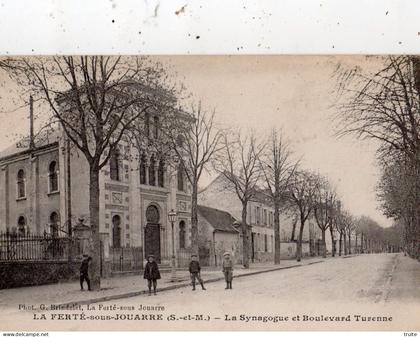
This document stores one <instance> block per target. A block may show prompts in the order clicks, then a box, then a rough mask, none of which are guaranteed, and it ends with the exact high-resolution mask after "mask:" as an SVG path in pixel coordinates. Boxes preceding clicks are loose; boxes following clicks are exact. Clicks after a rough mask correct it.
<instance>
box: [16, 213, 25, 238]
mask: <svg viewBox="0 0 420 337" xmlns="http://www.w3.org/2000/svg"><path fill="white" fill-rule="evenodd" d="M17 227H18V234H19V235H25V232H26V219H25V217H24V216H20V217H19V219H18V224H17Z"/></svg>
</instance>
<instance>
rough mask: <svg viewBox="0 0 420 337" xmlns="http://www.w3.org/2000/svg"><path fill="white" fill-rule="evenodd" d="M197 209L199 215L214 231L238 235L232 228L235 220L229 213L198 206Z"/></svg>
mask: <svg viewBox="0 0 420 337" xmlns="http://www.w3.org/2000/svg"><path fill="white" fill-rule="evenodd" d="M197 209H198V212H199V213H200V215H201V216H202V217H203V218H205V219H206V220H207V221H208V223H210V224H211V225H212V227H213V228H214V230H216V231H221V232H228V233H235V234H236V233H238V231H237V230H236V229H235V228H234V227H233V224H234V223H235V222H236V220H235V218H234V217H233V216H232V215H230V213H228V212H225V211H221V210H220V209H216V208H211V207H207V206H202V205H198V206H197Z"/></svg>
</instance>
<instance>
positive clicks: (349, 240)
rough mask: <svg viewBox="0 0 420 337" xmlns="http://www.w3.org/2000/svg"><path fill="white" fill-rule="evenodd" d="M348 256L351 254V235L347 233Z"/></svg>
mask: <svg viewBox="0 0 420 337" xmlns="http://www.w3.org/2000/svg"><path fill="white" fill-rule="evenodd" d="M348 249H349V255H350V254H351V233H349V248H348Z"/></svg>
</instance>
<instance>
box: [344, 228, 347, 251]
mask: <svg viewBox="0 0 420 337" xmlns="http://www.w3.org/2000/svg"><path fill="white" fill-rule="evenodd" d="M343 243H344V255H347V234H346V232H345V231H344V233H343Z"/></svg>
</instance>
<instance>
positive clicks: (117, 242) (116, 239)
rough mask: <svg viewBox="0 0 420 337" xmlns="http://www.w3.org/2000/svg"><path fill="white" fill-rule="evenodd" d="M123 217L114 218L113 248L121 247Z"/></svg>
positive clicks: (116, 216)
mask: <svg viewBox="0 0 420 337" xmlns="http://www.w3.org/2000/svg"><path fill="white" fill-rule="evenodd" d="M120 225H121V217H120V216H119V215H114V216H113V217H112V246H113V247H114V248H120V247H121V226H120Z"/></svg>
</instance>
